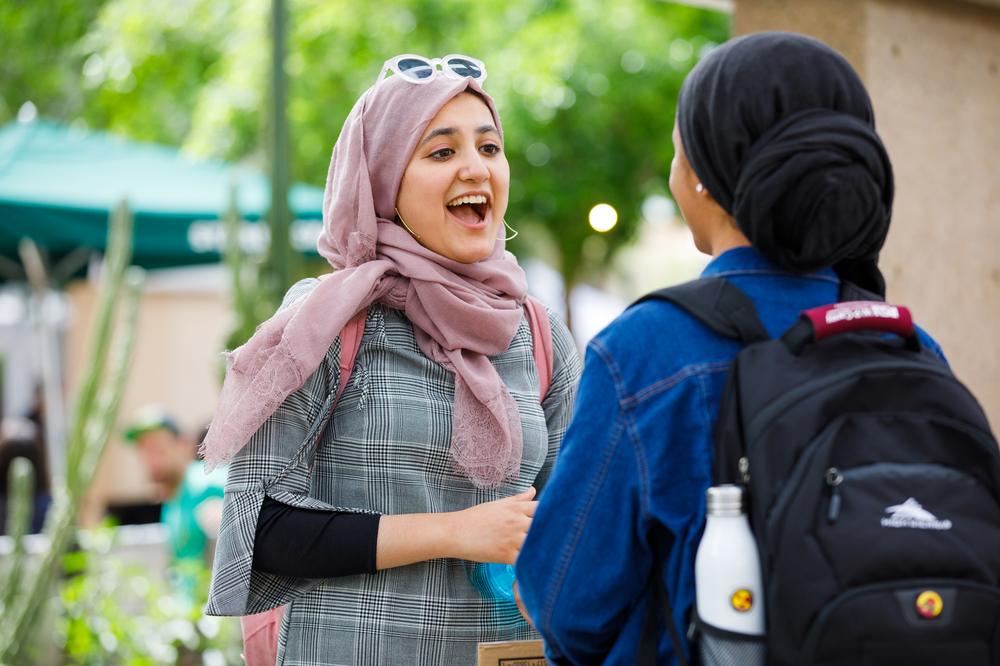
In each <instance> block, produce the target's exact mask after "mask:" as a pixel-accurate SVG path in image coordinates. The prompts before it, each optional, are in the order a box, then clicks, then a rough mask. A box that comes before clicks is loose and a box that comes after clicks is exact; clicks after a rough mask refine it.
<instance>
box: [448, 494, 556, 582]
mask: <svg viewBox="0 0 1000 666" xmlns="http://www.w3.org/2000/svg"><path fill="white" fill-rule="evenodd" d="M534 497H535V489H534V488H528V489H527V490H525V491H524V492H523V493H519V494H517V495H513V496H511V497H505V498H503V499H499V500H494V501H492V502H485V503H483V504H477V505H476V506H473V507H470V508H468V509H465V510H464V511H456V512H454V513H452V514H450V516H451V518H452V519H453V522H454V525H453V527H452V531H453V536H452V538H453V539H454V548H455V555H454V557H459V558H462V559H466V560H472V561H473V562H499V563H500V564H514V560H516V559H517V554H518V553H519V552H521V544H523V543H524V537H525V536H527V534H528V528H529V527H531V519H532V517H533V516H534V515H535V507H536V506H537V505H538V502H535V501H534Z"/></svg>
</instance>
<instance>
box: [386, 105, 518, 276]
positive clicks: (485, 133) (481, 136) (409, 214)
mask: <svg viewBox="0 0 1000 666" xmlns="http://www.w3.org/2000/svg"><path fill="white" fill-rule="evenodd" d="M509 189H510V166H509V165H508V164H507V158H506V156H505V155H504V153H503V147H502V145H501V142H500V132H499V131H498V129H497V127H496V124H495V123H494V122H493V115H492V114H491V113H490V110H489V108H488V107H487V106H486V103H485V102H483V100H482V99H480V98H479V97H477V96H476V95H474V94H472V93H461V94H459V95H457V96H456V97H455V98H453V99H452V100H451V101H450V102H448V103H447V104H445V105H444V106H443V107H441V110H440V111H438V114H437V115H436V116H434V118H433V119H432V120H431V122H430V124H428V125H427V129H426V130H425V131H424V135H423V136H422V137H421V138H420V142H419V143H418V144H417V148H416V150H415V151H414V152H413V156H412V157H411V158H410V163H409V164H408V165H407V167H406V171H405V172H404V173H403V180H402V182H401V183H400V186H399V196H398V198H397V199H396V209H397V210H398V211H399V215H400V217H401V218H402V219H403V220H405V221H406V226H408V227H409V228H410V230H411V231H412V233H413V234H414V235H415V236H416V237H417V240H418V241H419V242H420V244H421V245H423V246H424V247H426V248H427V249H429V250H433V251H434V252H437V253H438V254H440V255H442V256H444V257H447V258H449V259H453V260H455V261H459V262H462V263H465V264H470V263H473V262H476V261H481V260H483V259H486V258H487V257H489V256H490V255H491V254H492V253H493V249H494V247H495V246H496V242H497V239H498V237H499V236H500V228H501V227H502V226H503V216H504V213H505V212H506V211H507V195H508V192H509Z"/></svg>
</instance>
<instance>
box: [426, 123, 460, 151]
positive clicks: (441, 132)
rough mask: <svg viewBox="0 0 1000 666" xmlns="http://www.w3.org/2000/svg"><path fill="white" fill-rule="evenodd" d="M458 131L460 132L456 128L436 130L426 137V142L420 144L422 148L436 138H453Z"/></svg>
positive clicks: (439, 128)
mask: <svg viewBox="0 0 1000 666" xmlns="http://www.w3.org/2000/svg"><path fill="white" fill-rule="evenodd" d="M457 131H458V130H456V129H455V128H454V127H438V128H437V129H436V130H434V131H432V132H431V133H430V134H428V135H427V136H426V137H424V140H423V141H421V142H420V145H421V146H422V145H424V144H425V143H427V142H428V141H430V140H431V139H433V138H434V137H436V136H451V135H453V134H455V133H456V132H457Z"/></svg>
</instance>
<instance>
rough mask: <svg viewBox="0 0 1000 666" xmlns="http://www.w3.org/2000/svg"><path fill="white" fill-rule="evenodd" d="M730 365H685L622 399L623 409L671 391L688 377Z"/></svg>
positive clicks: (714, 362)
mask: <svg viewBox="0 0 1000 666" xmlns="http://www.w3.org/2000/svg"><path fill="white" fill-rule="evenodd" d="M730 365H732V360H723V361H710V362H708V363H694V364H692V365H686V366H684V367H683V368H681V369H680V370H678V371H677V372H675V373H674V374H672V375H670V376H669V377H665V378H663V379H661V380H659V381H657V382H655V383H653V384H650V385H649V386H646V387H644V388H643V389H641V390H639V391H637V392H636V393H635V394H633V395H629V396H626V397H624V398H622V399H621V400H622V402H623V407H625V408H628V409H630V408H632V407H635V406H637V405H639V404H640V403H642V402H645V401H646V400H649V399H650V398H653V397H655V396H658V395H660V394H661V393H663V392H665V391H668V390H670V389H672V388H673V387H675V386H677V385H678V384H680V383H681V382H682V381H684V380H685V379H687V378H689V377H697V376H700V375H706V374H712V373H715V372H720V371H723V370H728V369H729V366H730Z"/></svg>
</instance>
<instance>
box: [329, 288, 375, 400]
mask: <svg viewBox="0 0 1000 666" xmlns="http://www.w3.org/2000/svg"><path fill="white" fill-rule="evenodd" d="M367 319H368V310H367V308H366V309H364V310H362V311H361V312H359V313H358V314H356V315H354V318H353V319H351V320H350V321H349V322H347V323H346V324H344V328H343V330H342V331H340V381H338V382H337V396H336V397H335V398H334V399H333V407H336V406H337V403H338V402H340V396H341V395H343V393H344V388H345V387H346V386H347V382H348V381H349V380H350V379H351V371H352V370H354V359H356V358H357V357H358V349H360V348H361V338H363V337H364V335H365V321H366V320H367Z"/></svg>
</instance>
